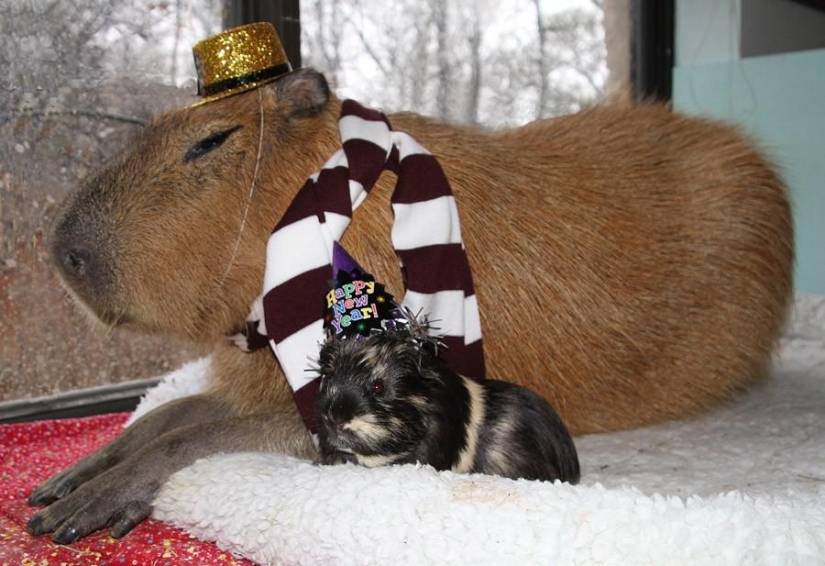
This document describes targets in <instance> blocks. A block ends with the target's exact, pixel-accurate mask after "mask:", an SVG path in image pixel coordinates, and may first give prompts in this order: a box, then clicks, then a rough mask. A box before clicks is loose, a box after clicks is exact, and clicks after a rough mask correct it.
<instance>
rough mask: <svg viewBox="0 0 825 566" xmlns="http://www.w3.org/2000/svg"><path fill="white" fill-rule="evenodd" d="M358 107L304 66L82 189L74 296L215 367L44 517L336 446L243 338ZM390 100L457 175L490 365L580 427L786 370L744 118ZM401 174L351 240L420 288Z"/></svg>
mask: <svg viewBox="0 0 825 566" xmlns="http://www.w3.org/2000/svg"><path fill="white" fill-rule="evenodd" d="M340 107H341V103H340V100H339V99H337V98H336V97H335V96H334V95H333V94H331V93H330V91H329V88H328V86H327V83H326V81H325V79H324V77H323V76H322V75H321V74H319V73H317V72H315V71H312V70H306V69H305V70H301V71H297V72H293V73H291V74H288V75H285V76H284V77H283V78H280V79H278V80H276V81H274V82H271V83H269V84H267V85H265V86H263V87H260V88H257V89H252V90H249V91H247V92H245V93H242V94H237V95H235V96H229V97H227V98H224V99H222V100H218V101H215V102H210V103H208V104H204V105H201V106H193V107H187V108H181V109H178V110H174V111H172V112H170V113H167V114H165V115H162V116H159V117H157V118H156V119H154V120H153V121H152V122H151V123H150V124H149V125H148V126H147V127H146V129H145V130H144V131H143V133H142V134H141V135H140V136H139V137H138V138H137V139H136V140H135V141H134V143H132V145H131V146H130V147H128V148H127V149H126V150H125V151H124V152H123V153H122V154H121V155H120V157H119V158H117V159H115V160H114V161H113V162H112V163H111V164H109V165H107V166H106V167H104V168H103V169H102V170H101V171H99V172H98V173H97V174H96V175H94V176H93V178H91V180H90V181H88V182H87V183H85V184H84V185H83V186H82V187H81V188H80V189H79V190H78V191H77V192H75V193H74V194H73V195H72V196H71V197H70V198H69V199H68V200H67V202H66V203H65V207H64V209H63V211H62V216H61V218H60V219H59V221H58V223H57V225H56V228H55V232H54V240H53V253H54V258H55V260H56V262H57V263H58V265H59V266H60V269H61V271H62V276H63V278H64V279H65V282H66V284H67V286H68V287H70V288H71V290H72V292H73V293H74V295H76V297H77V298H78V299H79V301H80V302H81V303H82V304H84V305H85V306H86V308H88V309H89V310H90V311H91V312H92V313H94V314H95V315H96V316H97V317H98V318H100V319H101V320H102V321H103V322H105V323H106V324H108V325H116V326H125V327H129V328H132V329H134V330H138V331H142V332H151V333H160V334H168V335H177V336H182V337H186V338H189V339H191V340H194V341H197V342H201V343H204V342H205V343H210V344H212V343H214V344H215V347H214V354H213V359H212V364H211V376H210V378H211V385H210V388H209V391H208V392H206V393H204V394H201V395H198V396H195V397H191V398H186V399H182V400H179V401H176V402H174V403H171V404H169V405H167V406H163V407H160V408H158V409H157V410H156V411H154V412H153V413H150V414H149V415H147V416H146V417H144V418H143V419H142V420H140V421H139V422H137V423H135V424H134V425H133V426H131V427H129V428H128V429H126V430H125V431H124V433H123V434H122V435H121V437H120V438H119V439H118V440H116V441H115V442H113V443H112V444H111V445H109V446H107V447H105V448H102V449H101V450H99V451H98V452H96V453H94V454H92V455H91V456H89V457H87V458H85V459H84V460H81V461H80V462H79V463H77V464H76V465H75V466H73V467H72V468H70V469H68V470H66V471H64V472H62V473H60V474H58V475H56V476H55V477H53V478H52V479H50V480H48V481H46V482H44V483H43V484H42V485H41V486H39V487H38V488H37V489H36V490H35V491H34V492H33V494H32V495H31V497H30V502H31V503H32V504H50V506H49V507H48V508H47V509H45V510H43V511H41V512H39V513H38V514H37V515H35V516H34V517H33V518H32V519H31V521H30V522H29V524H28V529H29V531H30V532H32V533H35V534H41V533H46V532H54V534H53V538H54V540H56V541H58V542H70V541H73V540H75V539H77V538H79V537H81V536H84V535H86V534H87V533H89V532H91V531H93V530H95V529H98V528H101V527H103V526H105V525H107V524H111V525H112V533H113V534H114V536H122V535H123V534H124V533H126V532H128V530H129V529H131V528H132V527H133V526H134V525H135V524H136V523H137V522H139V521H141V520H142V519H143V518H145V517H146V516H147V515H148V514H149V512H150V510H151V501H152V498H153V496H154V495H155V493H156V492H157V490H158V489H159V486H160V485H161V484H162V483H163V481H164V480H165V479H166V478H167V477H168V476H169V475H170V474H171V473H173V472H174V471H175V470H178V469H180V468H182V467H184V466H186V465H188V464H190V463H191V462H193V461H194V460H195V459H197V458H199V457H202V456H206V455H208V454H212V453H215V452H220V451H243V450H279V451H284V452H287V453H290V454H295V455H299V456H306V457H310V456H313V455H314V448H313V446H312V444H311V441H310V438H309V435H308V434H307V432H306V430H305V428H304V425H303V424H302V421H301V420H300V419H299V418H298V416H297V413H296V411H295V409H294V407H293V401H292V398H291V392H290V390H289V388H288V386H287V384H286V381H285V380H284V379H283V377H282V374H281V373H280V370H279V367H278V364H277V363H276V360H275V357H274V356H273V354H272V352H271V351H269V350H268V349H266V348H264V349H260V350H257V351H255V352H253V353H245V352H244V351H242V350H240V349H239V348H237V347H235V346H233V345H230V344H228V343H227V341H226V340H225V339H224V337H225V336H226V335H230V334H233V333H234V332H235V331H236V330H237V329H238V328H239V327H241V326H242V325H243V324H244V320H245V318H246V316H247V314H248V313H249V310H250V305H251V303H252V302H253V300H254V299H255V297H256V296H258V294H259V293H260V292H261V288H262V277H263V270H264V259H265V258H264V252H265V244H266V241H267V237H268V236H269V234H270V232H271V230H272V228H273V226H274V225H275V223H276V222H277V221H278V220H279V219H280V217H281V215H282V214H283V212H284V210H285V208H286V207H287V205H288V203H289V202H290V199H291V197H292V195H294V194H295V193H296V192H297V191H298V189H299V188H300V187H301V185H302V184H303V183H304V181H305V180H306V178H307V176H308V175H310V174H311V173H313V172H315V171H316V170H318V169H319V168H320V167H321V166H322V165H323V163H324V161H325V160H326V159H327V158H328V157H329V156H330V155H331V154H332V153H333V152H334V151H335V150H336V149H338V145H339V143H340V141H339V140H340V137H339V133H338V123H337V120H338V116H339V111H340ZM389 118H390V121H391V122H392V125H393V127H394V129H396V130H401V131H406V132H407V133H409V134H410V135H412V136H413V137H414V138H416V140H417V141H418V142H419V143H420V144H422V145H423V146H424V147H426V148H427V149H429V150H430V151H431V152H432V153H433V154H435V155H436V156H437V157H438V159H439V161H440V163H441V165H442V166H443V168H444V170H445V172H446V174H447V176H448V178H449V180H450V182H451V183H452V188H453V192H454V193H455V196H456V199H457V202H458V205H459V209H460V215H461V221H462V233H463V237H464V241H465V243H466V247H467V252H468V254H469V259H470V264H471V267H472V269H473V276H474V281H475V287H476V292H477V297H478V303H479V307H480V310H481V321H482V330H483V333H484V341H485V342H484V344H485V352H486V361H487V371H488V374H489V375H492V376H507V377H508V378H513V379H515V380H516V381H517V382H518V383H519V384H520V385H523V386H525V387H528V388H529V389H531V390H533V391H536V392H537V393H539V394H540V395H542V396H543V397H545V398H546V399H547V400H548V401H549V402H550V403H551V404H552V405H553V406H554V407H555V408H556V409H557V411H558V412H559V414H560V415H561V417H562V419H563V420H564V422H565V423H567V425H568V428H569V430H570V432H571V433H572V434H574V435H577V434H582V433H587V432H596V431H609V430H617V429H623V428H628V427H636V426H641V425H645V424H650V423H654V422H657V421H661V420H663V419H671V418H676V417H685V416H689V415H693V414H695V413H697V412H698V411H701V410H702V409H705V408H706V407H708V406H709V405H711V404H712V403H713V402H714V401H716V400H718V399H723V398H725V397H728V396H729V395H730V394H731V393H733V392H734V391H736V390H738V389H741V388H742V387H744V386H746V385H748V384H749V383H751V382H753V381H755V380H758V379H759V378H760V377H762V376H763V375H764V374H765V371H766V369H767V366H768V364H769V361H770V356H771V351H772V347H773V345H774V343H775V341H776V339H777V337H778V335H779V333H780V330H781V327H782V325H783V321H784V317H785V313H786V310H787V305H788V302H789V296H790V292H791V289H792V281H791V279H792V263H793V234H792V223H791V215H790V208H789V203H788V198H787V195H786V191H785V187H784V186H783V184H782V182H781V181H780V179H779V178H778V177H777V175H776V173H775V172H774V170H773V169H772V167H771V166H770V165H769V164H768V163H766V161H765V159H764V158H763V157H762V156H761V155H760V153H759V152H758V151H757V150H756V149H755V148H754V146H753V145H752V144H751V143H750V142H749V141H747V140H746V139H744V138H743V136H741V135H740V134H739V133H738V132H737V131H736V130H735V129H734V128H732V127H729V126H726V125H722V124H717V123H713V122H709V121H705V120H701V119H696V118H687V117H684V116H681V115H679V114H677V113H674V112H671V111H670V110H669V109H668V108H666V107H663V106H658V105H653V104H642V105H639V106H636V107H624V106H622V107H611V106H605V107H596V108H592V109H589V110H585V111H583V112H580V113H578V114H575V115H571V116H564V117H560V118H555V119H551V120H543V121H539V122H535V123H531V124H529V125H526V126H524V127H521V128H516V129H511V130H506V131H486V130H483V129H478V128H473V127H464V126H456V125H448V124H445V123H442V122H439V121H437V120H433V119H430V118H426V117H424V116H420V115H418V114H413V113H397V114H391V115H390V116H389ZM259 156H260V159H258V157H259ZM393 183H394V177H393V176H392V174H389V173H386V174H384V175H383V176H382V178H381V179H379V182H378V183H377V185H376V186H375V188H374V189H373V191H372V194H371V196H370V197H369V198H368V199H367V200H366V202H365V203H364V204H363V205H362V206H361V208H360V209H359V210H357V211H356V214H355V217H354V221H353V224H352V226H351V227H350V228H349V229H348V230H347V232H346V233H345V234H344V238H343V240H342V243H343V245H344V246H345V247H346V248H347V249H348V250H350V251H351V252H352V253H353V255H354V256H355V257H358V258H359V260H361V261H362V262H363V265H364V267H365V269H367V270H368V271H369V272H371V273H373V274H374V275H375V276H376V277H378V278H379V279H381V280H382V281H384V282H386V283H387V285H388V287H390V288H393V289H403V285H402V278H401V274H400V273H399V270H398V263H397V259H396V256H395V254H394V252H393V249H392V245H391V242H390V237H389V234H390V225H391V217H392V213H391V208H390V205H389V196H390V192H391V186H392V185H393ZM247 202H248V203H249V209H248V214H246V213H245V210H246V209H247Z"/></svg>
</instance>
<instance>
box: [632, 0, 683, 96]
mask: <svg viewBox="0 0 825 566" xmlns="http://www.w3.org/2000/svg"><path fill="white" fill-rule="evenodd" d="M675 11H676V7H675V0H631V22H632V26H633V28H632V30H631V41H630V49H631V69H630V79H631V81H632V83H633V91H634V94H635V95H636V98H638V99H654V100H660V101H669V100H670V99H671V97H672V96H673V61H674V35H675V33H674V32H675V17H674V16H675Z"/></svg>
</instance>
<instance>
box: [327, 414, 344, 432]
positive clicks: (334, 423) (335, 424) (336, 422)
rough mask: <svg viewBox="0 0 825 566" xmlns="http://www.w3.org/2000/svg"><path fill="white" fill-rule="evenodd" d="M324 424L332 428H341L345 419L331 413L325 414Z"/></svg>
mask: <svg viewBox="0 0 825 566" xmlns="http://www.w3.org/2000/svg"><path fill="white" fill-rule="evenodd" d="M324 424H325V425H326V426H327V427H328V428H330V429H339V430H340V429H341V428H343V426H344V421H343V420H342V419H340V418H339V417H338V416H336V415H333V414H331V413H326V414H324Z"/></svg>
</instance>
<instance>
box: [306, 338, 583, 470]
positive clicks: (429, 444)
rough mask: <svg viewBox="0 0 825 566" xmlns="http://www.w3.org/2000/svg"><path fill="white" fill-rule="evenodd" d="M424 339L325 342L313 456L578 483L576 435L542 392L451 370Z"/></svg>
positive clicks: (328, 461) (331, 460) (331, 461)
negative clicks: (317, 446)
mask: <svg viewBox="0 0 825 566" xmlns="http://www.w3.org/2000/svg"><path fill="white" fill-rule="evenodd" d="M428 346H429V345H427V344H421V343H417V342H415V341H413V340H410V339H409V336H408V335H404V334H403V333H396V332H383V333H379V334H373V335H370V336H368V337H366V338H363V339H361V340H356V339H345V340H335V339H330V340H328V341H327V342H326V343H325V344H324V346H323V347H322V349H321V353H320V359H319V372H320V374H321V378H322V379H321V386H320V391H319V394H318V398H317V400H316V404H315V421H316V430H317V432H318V437H319V448H320V461H321V463H323V464H338V463H343V462H354V463H357V464H360V465H363V466H367V467H374V466H382V465H386V464H403V463H415V462H419V463H421V464H429V465H431V466H433V467H434V468H435V469H437V470H452V471H454V472H459V473H483V474H495V475H499V476H503V477H508V478H513V479H516V478H524V479H532V480H551V481H552V480H557V479H558V480H561V481H566V482H570V483H576V482H577V481H578V479H579V461H578V456H577V454H576V447H575V445H574V444H573V439H572V437H571V436H570V433H569V432H568V430H567V427H566V426H565V425H564V423H563V422H562V420H561V419H560V418H559V416H558V415H557V414H556V412H555V411H554V410H553V408H552V407H551V406H550V404H549V403H548V402H547V401H545V400H544V399H543V398H542V397H540V396H539V395H537V394H536V393H534V392H532V391H530V390H529V389H526V388H524V387H521V386H519V385H516V384H513V383H508V382H505V381H497V380H492V379H487V380H472V379H469V378H466V377H463V376H460V375H458V374H456V373H454V372H452V371H451V370H450V369H449V368H447V366H446V365H445V364H444V363H443V362H442V361H441V360H440V359H439V358H438V357H437V356H436V355H435V352H434V351H433V350H432V349H431V348H429V347H428Z"/></svg>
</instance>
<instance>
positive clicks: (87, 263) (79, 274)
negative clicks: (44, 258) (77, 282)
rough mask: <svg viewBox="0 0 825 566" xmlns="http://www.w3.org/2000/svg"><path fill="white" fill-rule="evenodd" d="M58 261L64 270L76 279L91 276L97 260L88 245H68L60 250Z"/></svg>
mask: <svg viewBox="0 0 825 566" xmlns="http://www.w3.org/2000/svg"><path fill="white" fill-rule="evenodd" d="M58 253H59V255H58V258H57V261H58V262H60V266H61V267H62V268H63V272H64V273H65V274H66V275H68V276H70V277H74V278H75V279H86V278H88V277H90V276H91V274H92V270H93V269H94V265H95V260H94V255H93V254H92V252H91V250H89V248H86V247H82V246H77V247H66V248H65V249H61V250H59V252H58Z"/></svg>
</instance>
